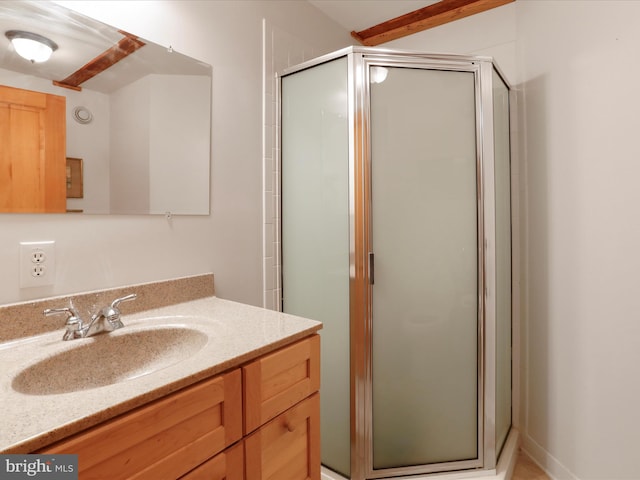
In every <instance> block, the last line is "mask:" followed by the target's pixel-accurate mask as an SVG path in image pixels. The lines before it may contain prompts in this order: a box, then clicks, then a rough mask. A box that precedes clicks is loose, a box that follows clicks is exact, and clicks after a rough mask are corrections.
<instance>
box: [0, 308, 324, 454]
mask: <svg viewBox="0 0 640 480" xmlns="http://www.w3.org/2000/svg"><path fill="white" fill-rule="evenodd" d="M125 310H126V307H123V312H124V311H125ZM122 321H123V323H124V325H125V326H124V328H121V329H119V330H117V331H115V332H113V333H111V334H100V335H98V336H96V337H90V338H85V339H77V340H71V341H66V342H64V341H62V334H63V333H64V326H63V322H62V321H61V322H60V324H61V328H60V330H58V331H55V332H49V333H45V334H41V335H36V336H31V337H27V338H23V339H18V340H14V341H8V342H5V343H0V365H2V368H1V373H0V389H1V393H0V412H1V414H0V452H1V453H30V452H35V451H37V450H38V449H41V448H43V447H45V446H47V445H49V444H51V443H53V442H56V441H58V440H60V439H62V438H65V437H67V436H69V435H72V434H74V433H77V432H79V431H82V430H84V429H86V428H89V427H92V426H94V425H96V424H98V423H101V422H103V421H105V420H108V419H110V418H112V417H115V416H117V415H120V414H122V413H124V412H127V411H129V410H131V409H133V408H136V407H138V406H140V405H144V404H146V403H148V402H150V401H153V400H155V399H158V398H160V397H163V396H165V395H167V394H169V393H172V392H174V391H176V390H179V389H181V388H184V387H186V386H188V385H191V384H193V383H195V382H197V381H199V380H203V379H205V378H208V377H211V376H213V375H216V374H218V373H221V372H224V371H226V370H229V369H231V368H234V367H237V366H239V365H242V364H243V363H245V362H247V361H250V360H252V359H254V358H256V357H258V356H260V355H263V354H265V353H268V352H270V351H273V350H275V349H277V348H279V347H281V346H283V345H286V344H288V343H291V342H292V341H295V340H297V339H300V338H304V337H306V336H308V335H310V334H312V333H314V332H317V331H318V330H319V329H320V328H321V327H322V324H321V323H320V322H316V321H313V320H309V319H305V318H301V317H296V316H293V315H288V314H284V313H280V312H275V311H272V310H265V309H262V308H258V307H253V306H249V305H244V304H241V303H236V302H231V301H228V300H222V299H219V298H217V297H215V296H211V297H206V298H202V299H198V300H192V301H189V302H185V303H180V304H176V305H171V306H165V307H162V308H157V309H152V310H146V311H142V312H138V313H134V314H130V315H127V314H126V313H123V315H122ZM166 324H171V325H174V326H181V325H182V326H184V327H190V325H191V326H193V327H194V328H196V329H197V330H199V331H201V332H204V333H206V334H207V336H208V341H207V343H206V344H205V345H204V346H203V347H202V348H201V349H200V350H198V351H197V352H196V353H194V354H193V355H192V356H190V357H188V358H186V359H183V360H181V361H179V362H177V363H174V364H172V365H170V366H167V367H165V368H163V369H160V370H156V371H154V372H153V373H149V374H147V375H142V376H138V377H136V378H132V379H129V380H125V381H120V382H118V383H114V384H111V385H106V386H101V387H97V388H87V389H83V390H78V391H75V392H70V393H57V394H49V395H33V394H25V393H20V392H18V391H16V390H15V389H14V388H13V387H12V381H13V379H14V378H15V377H16V376H17V375H18V374H19V373H20V372H21V371H22V370H24V369H25V368H26V367H27V366H29V365H32V364H35V363H37V362H38V361H40V360H44V359H46V358H48V357H50V356H52V355H55V354H57V353H59V352H62V351H64V350H69V349H72V348H76V347H79V346H82V345H83V344H90V343H91V342H97V341H100V338H99V337H102V336H104V335H114V334H116V335H117V334H120V335H122V334H126V333H127V332H133V331H136V330H144V329H148V328H150V327H153V326H156V325H163V326H164V325H166ZM134 348H135V347H134ZM139 348H143V347H141V346H140V347H139ZM144 348H160V347H158V346H155V347H154V346H153V345H148V346H147V347H144ZM105 364H106V365H105V368H109V365H108V361H105ZM82 371H83V365H68V368H67V369H66V371H65V372H62V373H60V375H65V374H66V375H69V376H73V375H81V374H82Z"/></svg>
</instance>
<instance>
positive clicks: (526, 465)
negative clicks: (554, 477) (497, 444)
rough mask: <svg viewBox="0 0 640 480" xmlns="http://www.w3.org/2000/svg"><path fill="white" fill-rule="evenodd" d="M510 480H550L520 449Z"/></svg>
mask: <svg viewBox="0 0 640 480" xmlns="http://www.w3.org/2000/svg"><path fill="white" fill-rule="evenodd" d="M511 480H550V479H549V477H548V476H547V475H546V474H545V473H544V472H543V471H542V470H541V469H540V467H538V465H536V464H535V463H534V462H533V461H532V460H531V459H530V458H529V457H528V456H527V455H526V454H524V453H522V451H520V452H519V453H518V461H517V463H516V468H515V469H514V471H513V476H512V477H511Z"/></svg>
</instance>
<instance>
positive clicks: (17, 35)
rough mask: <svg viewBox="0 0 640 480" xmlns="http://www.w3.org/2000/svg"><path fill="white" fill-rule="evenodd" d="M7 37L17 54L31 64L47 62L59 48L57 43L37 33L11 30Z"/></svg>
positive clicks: (6, 33) (6, 34)
mask: <svg viewBox="0 0 640 480" xmlns="http://www.w3.org/2000/svg"><path fill="white" fill-rule="evenodd" d="M5 36H6V37H7V38H8V39H9V40H11V43H12V44H13V48H14V49H15V51H16V53H17V54H18V55H20V56H21V57H22V58H25V59H27V60H29V61H30V62H31V63H40V62H46V61H47V60H49V58H50V57H51V54H52V53H53V52H54V50H56V49H57V48H58V45H56V43H55V42H53V41H51V40H49V39H48V38H47V37H43V36H42V35H38V34H37V33H31V32H25V31H23V30H9V31H8V32H5Z"/></svg>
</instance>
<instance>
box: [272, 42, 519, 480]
mask: <svg viewBox="0 0 640 480" xmlns="http://www.w3.org/2000/svg"><path fill="white" fill-rule="evenodd" d="M344 56H346V57H347V60H348V115H349V217H350V219H349V242H350V245H349V260H350V265H349V272H350V275H349V283H350V292H349V293H350V295H349V296H350V335H351V340H350V346H351V353H350V358H351V365H350V369H351V374H350V381H351V412H352V415H351V479H352V480H365V479H376V478H387V477H398V476H406V475H423V474H436V473H443V472H459V471H465V472H468V473H469V472H473V471H479V472H483V473H487V472H490V471H495V469H496V466H497V459H498V458H497V457H498V453H499V452H498V446H497V445H496V424H495V415H496V412H495V409H496V399H495V391H496V301H495V296H494V295H493V292H494V289H495V285H496V269H495V264H496V256H495V234H494V233H495V223H496V219H495V213H494V212H495V198H494V163H493V158H494V144H493V138H494V137H493V135H494V132H493V91H492V83H493V78H492V74H493V71H496V72H497V73H498V75H499V76H500V77H501V79H502V80H503V81H504V83H505V85H506V86H507V88H509V83H508V82H507V81H506V79H505V76H504V75H503V74H502V73H501V71H500V70H499V68H498V67H497V65H495V63H494V62H493V59H492V58H490V57H477V56H465V55H438V54H424V53H417V52H409V51H396V50H386V49H379V48H370V47H348V48H345V49H342V50H339V51H337V52H333V53H331V54H328V55H324V56H321V57H318V58H316V59H314V60H311V61H308V62H305V63H302V64H300V65H297V66H295V67H292V68H289V69H286V70H284V71H283V72H281V74H280V75H279V76H278V79H279V80H280V79H281V77H283V76H286V75H289V74H292V73H295V72H299V71H301V70H305V69H307V68H311V67H314V66H316V65H319V64H322V63H325V62H329V61H331V60H335V59H337V58H341V57H344ZM371 66H380V67H408V68H419V69H428V70H453V71H466V72H471V73H473V74H474V81H475V103H476V105H475V107H476V108H475V112H476V119H475V120H476V122H475V123H476V169H477V170H476V171H477V175H476V192H477V198H476V201H477V240H478V241H477V258H478V265H477V271H478V278H477V282H478V297H477V302H478V316H477V329H478V344H477V346H478V358H477V365H478V367H477V368H478V377H477V385H478V398H477V406H478V417H477V418H478V424H477V432H478V439H477V445H478V451H477V457H476V458H474V459H469V460H461V461H453V462H443V463H435V464H428V465H420V466H407V467H397V468H385V469H374V468H373V438H372V437H373V436H372V428H371V425H372V370H371V364H372V350H371V341H372V316H371V312H372V306H371V305H372V303H371V299H372V291H371V290H372V289H371V283H370V273H371V272H370V271H369V268H370V264H369V252H371V251H372V248H371V243H372V230H371V223H370V213H371V212H370V210H369V209H370V205H371V178H370V171H371V151H370V145H371V138H370V121H371V119H370V111H369V101H368V99H369V94H370V91H369V86H370V81H369V71H370V68H369V67H371ZM278 90H279V91H280V88H279V89H278ZM512 322H513V316H512ZM512 364H513V362H512ZM512 412H513V408H512ZM513 424H514V419H513V416H512V421H511V425H512V426H513Z"/></svg>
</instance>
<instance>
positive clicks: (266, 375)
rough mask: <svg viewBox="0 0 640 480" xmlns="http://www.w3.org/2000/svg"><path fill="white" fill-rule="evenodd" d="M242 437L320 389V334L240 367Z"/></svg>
mask: <svg viewBox="0 0 640 480" xmlns="http://www.w3.org/2000/svg"><path fill="white" fill-rule="evenodd" d="M243 376H244V382H243V383H244V385H243V389H244V408H245V412H244V415H245V417H244V420H245V426H244V431H245V434H247V433H249V432H252V431H253V430H255V429H256V428H258V427H259V426H260V425H262V424H263V423H265V422H267V421H269V420H271V419H272V418H274V417H276V416H277V415H279V414H281V413H282V412H284V411H285V410H287V409H288V408H290V407H292V406H293V405H295V404H296V403H298V402H299V401H301V400H303V399H305V398H306V397H308V396H309V395H311V394H312V393H313V392H317V391H318V390H319V389H320V335H313V336H311V337H308V338H305V339H304V340H300V341H299V342H297V343H294V344H293V345H289V346H287V347H284V348H281V349H280V350H277V351H275V352H273V353H270V354H268V355H265V356H264V357H262V358H259V359H258V360H256V361H254V362H251V363H250V364H248V365H246V366H245V367H243Z"/></svg>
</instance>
